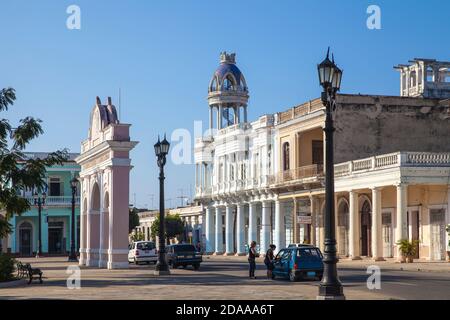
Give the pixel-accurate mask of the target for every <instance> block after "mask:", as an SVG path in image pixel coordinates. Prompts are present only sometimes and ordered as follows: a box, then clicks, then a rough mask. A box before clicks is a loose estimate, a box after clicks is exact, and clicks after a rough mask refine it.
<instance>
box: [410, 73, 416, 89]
mask: <svg viewBox="0 0 450 320" xmlns="http://www.w3.org/2000/svg"><path fill="white" fill-rule="evenodd" d="M409 77H410V79H411V82H410V87H415V86H416V80H417V75H416V71H412V72H411V74H410V75H409Z"/></svg>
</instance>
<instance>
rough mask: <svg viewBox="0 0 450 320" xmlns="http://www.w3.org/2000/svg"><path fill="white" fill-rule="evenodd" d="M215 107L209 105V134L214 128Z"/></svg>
mask: <svg viewBox="0 0 450 320" xmlns="http://www.w3.org/2000/svg"><path fill="white" fill-rule="evenodd" d="M212 108H213V107H211V106H210V107H209V134H210V135H211V134H212V128H213V111H212Z"/></svg>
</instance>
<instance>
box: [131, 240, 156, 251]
mask: <svg viewBox="0 0 450 320" xmlns="http://www.w3.org/2000/svg"><path fill="white" fill-rule="evenodd" d="M136 247H137V248H138V249H139V250H152V249H154V248H155V244H154V243H153V242H139V243H138V244H137V246H136Z"/></svg>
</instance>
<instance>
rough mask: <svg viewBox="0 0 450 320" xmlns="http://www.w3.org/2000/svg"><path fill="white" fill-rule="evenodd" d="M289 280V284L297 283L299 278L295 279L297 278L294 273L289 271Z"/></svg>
mask: <svg viewBox="0 0 450 320" xmlns="http://www.w3.org/2000/svg"><path fill="white" fill-rule="evenodd" d="M289 280H290V281H291V282H297V281H298V280H299V277H297V276H296V275H295V271H294V270H291V271H290V272H289Z"/></svg>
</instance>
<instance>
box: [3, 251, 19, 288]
mask: <svg viewBox="0 0 450 320" xmlns="http://www.w3.org/2000/svg"><path fill="white" fill-rule="evenodd" d="M16 263H17V261H16V260H15V259H14V258H13V257H12V256H11V255H9V254H6V253H0V282H2V281H8V280H11V279H13V278H14V275H13V272H14V270H15V266H16Z"/></svg>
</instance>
